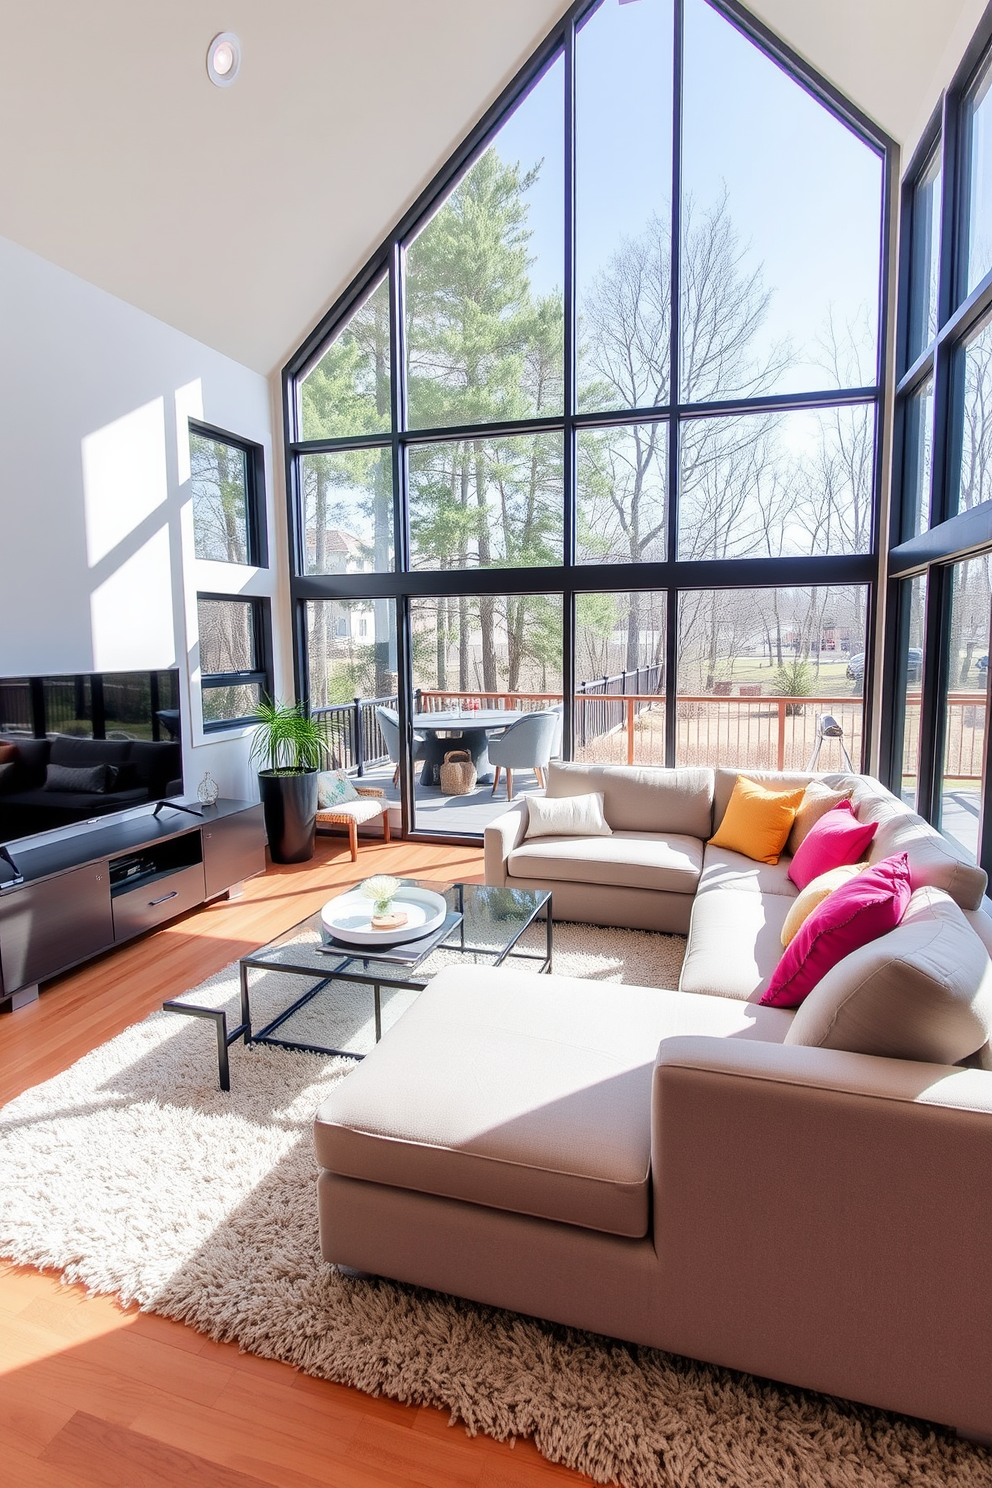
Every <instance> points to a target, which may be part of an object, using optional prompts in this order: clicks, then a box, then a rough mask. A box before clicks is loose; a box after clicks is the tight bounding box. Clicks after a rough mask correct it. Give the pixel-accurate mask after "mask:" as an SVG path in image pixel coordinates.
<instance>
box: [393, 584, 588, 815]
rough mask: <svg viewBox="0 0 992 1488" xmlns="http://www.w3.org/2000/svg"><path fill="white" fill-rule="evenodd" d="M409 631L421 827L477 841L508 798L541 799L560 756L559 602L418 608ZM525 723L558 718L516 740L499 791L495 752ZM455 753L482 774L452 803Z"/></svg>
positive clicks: (457, 599)
mask: <svg viewBox="0 0 992 1488" xmlns="http://www.w3.org/2000/svg"><path fill="white" fill-rule="evenodd" d="M410 628H411V631H412V642H413V647H412V684H413V691H414V695H415V698H416V704H415V707H416V712H415V715H414V731H415V737H416V740H417V744H416V748H417V761H419V775H418V777H417V786H416V800H415V802H414V808H415V820H416V824H417V826H418V827H419V828H422V829H427V830H433V831H448V832H450V831H452V830H457V831H460V832H470V833H481V832H482V831H483V830H484V828H485V826H486V823H487V822H488V821H491V820H492V819H493V817H495V816H498V815H499V814H500V813H501V812H503V811H505V810H506V801H507V797H508V795H509V793H510V790H511V789H512V791H513V795H514V796H515V797H516V796H519V795H524V794H527V793H529V792H531V791H542V790H543V785H542V783H541V777H540V776H539V775H538V773H537V771H538V770H541V771H542V772H543V767H544V764H545V763H546V762H547V758H551V757H554V756H555V755H557V754H558V753H559V752H560V748H561V733H562V711H561V710H562V598H561V595H560V594H505V595H478V596H470V595H450V596H436V597H435V596H432V597H430V598H425V599H413V600H411V602H410ZM525 713H543V714H551V715H552V717H551V718H550V719H547V720H545V721H544V722H542V723H539V724H536V725H533V726H532V725H528V726H527V729H526V730H525V731H524V732H523V734H522V735H521V733H520V732H519V731H518V732H517V733H516V736H515V741H514V745H513V748H512V751H508V753H507V758H506V759H505V760H504V762H503V764H501V766H500V770H501V779H500V781H499V782H498V789H497V788H496V787H497V782H496V780H495V765H494V764H493V763H491V762H490V759H489V754H488V749H489V743H490V741H491V740H492V739H494V738H495V737H496V736H498V735H502V733H503V731H504V730H508V729H509V728H511V727H512V726H513V724H514V723H515V722H517V716H518V715H521V716H522V715H523V714H525ZM438 719H440V720H442V721H441V722H435V720H438ZM532 727H533V728H534V731H535V734H536V735H537V736H538V737H536V738H535V737H533V736H532V735H531V728H532ZM452 750H462V751H467V752H468V753H469V754H470V755H471V757H472V761H473V763H474V765H475V767H476V774H477V781H476V785H475V787H474V788H473V789H472V790H470V791H469V792H468V793H467V794H464V795H453V794H452V792H451V791H450V790H449V789H448V787H447V784H446V782H445V781H444V780H443V779H442V777H441V767H442V765H443V762H444V758H445V755H446V754H448V753H449V752H450V751H452Z"/></svg>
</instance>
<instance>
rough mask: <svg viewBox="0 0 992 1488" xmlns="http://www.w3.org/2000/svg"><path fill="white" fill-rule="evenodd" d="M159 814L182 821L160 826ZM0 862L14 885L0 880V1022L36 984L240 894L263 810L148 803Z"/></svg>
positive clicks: (261, 838) (259, 856)
mask: <svg viewBox="0 0 992 1488" xmlns="http://www.w3.org/2000/svg"><path fill="white" fill-rule="evenodd" d="M164 807H172V808H174V810H176V811H177V812H179V813H181V815H180V816H179V817H176V816H172V815H171V813H168V812H166V813H164V814H163V815H161V816H160V815H159V812H160V811H161V810H162V809H163V808H164ZM189 817H195V818H196V821H195V822H192V821H190V820H189ZM15 854H16V858H15V856H14V855H15ZM0 862H3V863H9V864H11V865H12V866H13V867H14V870H15V872H16V873H17V874H18V875H19V877H18V878H17V879H9V878H6V879H5V878H4V877H3V873H2V871H0V1013H3V1012H12V1011H13V1010H14V1009H16V1008H19V1007H23V1006H24V1005H25V1004H26V1003H28V1002H33V1001H34V1000H35V999H36V998H37V996H38V990H39V984H40V983H42V982H44V981H47V980H48V979H49V978H50V977H54V976H58V975H59V974H60V973H61V972H63V971H68V970H69V969H70V967H73V966H78V965H79V963H80V962H82V961H87V960H89V958H90V957H91V956H97V955H99V954H100V953H101V952H102V951H107V950H111V949H112V948H113V947H114V946H117V945H122V944H123V943H124V942H125V941H128V940H131V939H133V938H134V936H136V935H140V934H142V933H143V932H144V931H146V930H152V929H155V928H156V927H157V926H158V925H161V924H164V923H165V921H166V920H171V919H173V918H174V916H176V915H178V914H185V913H187V912H188V911H189V910H191V909H195V908H196V907H197V906H198V905H200V904H203V903H204V901H205V900H207V899H215V898H217V896H218V895H220V894H223V893H227V894H228V895H232V896H233V895H236V894H238V893H239V892H240V891H241V887H242V885H243V882H244V880H245V879H246V878H250V877H252V876H253V875H254V874H256V873H261V872H263V871H264V869H265V828H264V825H263V821H262V808H261V806H258V805H255V804H253V803H252V802H250V801H226V800H220V801H217V803H216V804H215V805H213V806H201V805H199V804H197V805H193V804H191V803H188V802H186V801H168V800H166V801H159V802H158V803H157V804H156V805H154V806H153V805H152V804H151V803H150V802H149V803H148V804H146V805H144V806H139V807H136V808H133V809H132V810H130V811H122V812H118V813H116V814H114V815H113V816H107V817H96V818H94V819H93V820H91V821H88V822H77V823H76V824H75V825H74V826H70V827H60V828H58V829H57V830H55V831H52V832H40V833H38V835H37V836H35V837H24V838H20V839H18V841H17V842H16V843H14V844H12V848H11V849H8V848H5V847H3V846H0Z"/></svg>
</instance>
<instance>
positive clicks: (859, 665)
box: [847, 646, 989, 687]
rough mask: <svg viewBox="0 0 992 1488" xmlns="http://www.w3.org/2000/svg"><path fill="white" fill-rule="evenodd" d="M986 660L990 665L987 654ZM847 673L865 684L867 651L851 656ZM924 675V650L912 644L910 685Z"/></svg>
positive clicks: (852, 678) (852, 679)
mask: <svg viewBox="0 0 992 1488" xmlns="http://www.w3.org/2000/svg"><path fill="white" fill-rule="evenodd" d="M984 661H985V665H986V666H988V664H989V659H988V657H987V656H986V657H985V658H984ZM975 665H976V666H981V662H980V661H979V662H976V663H975ZM847 675H848V678H849V679H850V681H852V682H856V683H857V685H858V687H861V686H862V685H863V684H864V680H865V653H864V652H863V651H858V652H856V653H855V654H854V656H852V657H851V659H850V661H849V662H848V663H847ZM922 676H923V652H922V650H921V649H920V647H919V646H910V648H909V660H908V664H907V667H906V681H907V682H908V683H909V684H910V686H913V684H914V683H917V682H919V681H920V679H921V678H922Z"/></svg>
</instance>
